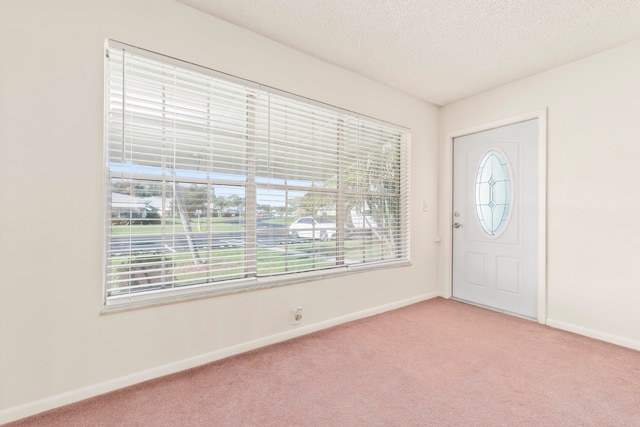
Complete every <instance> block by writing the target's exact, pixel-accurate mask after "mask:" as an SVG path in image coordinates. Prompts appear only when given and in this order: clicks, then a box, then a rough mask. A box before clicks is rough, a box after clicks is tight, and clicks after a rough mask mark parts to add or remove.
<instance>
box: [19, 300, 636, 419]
mask: <svg viewBox="0 0 640 427" xmlns="http://www.w3.org/2000/svg"><path fill="white" fill-rule="evenodd" d="M9 425H10V426H640V352H637V351H634V350H630V349H625V348H622V347H617V346H615V345H611V344H607V343H604V342H600V341H596V340H592V339H589V338H585V337H581V336H577V335H573V334H570V333H566V332H562V331H559V330H555V329H551V328H548V327H545V326H541V325H539V324H537V323H534V322H530V321H527V320H523V319H519V318H515V317H511V316H507V315H503V314H500V313H495V312H492V311H488V310H483V309H480V308H477V307H473V306H469V305H466V304H462V303H459V302H455V301H449V300H444V299H441V298H437V299H433V300H430V301H426V302H422V303H418V304H414V305H412V306H409V307H405V308H402V309H399V310H395V311H392V312H388V313H384V314H381V315H378V316H374V317H370V318H367V319H362V320H359V321H355V322H352V323H349V324H345V325H341V326H338V327H335V328H332V329H329V330H325V331H321V332H318V333H315V334H312V335H308V336H305V337H302V338H298V339H295V340H291V341H288V342H285V343H281V344H277V345H273V346H270V347H266V348H263V349H259V350H255V351H252V352H249V353H246V354H242V355H239V356H235V357H231V358H228V359H225V360H221V361H218V362H215V363H211V364H208V365H206V366H202V367H199V368H196V369H192V370H189V371H186V372H182V373H179V374H175V375H170V376H168V377H164V378H161V379H157V380H153V381H150V382H147V383H144V384H140V385H137V386H133V387H129V388H127V389H123V390H119V391H116V392H113V393H109V394H106V395H103V396H99V397H96V398H93V399H89V400H86V401H84V402H80V403H77V404H73V405H70V406H66V407H63V408H59V409H56V410H53V411H49V412H45V413H43V414H39V415H36V416H34V417H31V418H27V419H24V420H21V421H18V422H16V423H13V424H9Z"/></svg>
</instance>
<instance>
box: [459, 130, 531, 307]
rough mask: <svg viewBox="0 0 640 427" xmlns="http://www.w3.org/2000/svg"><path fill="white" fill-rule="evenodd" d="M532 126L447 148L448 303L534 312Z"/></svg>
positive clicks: (472, 137) (462, 140)
mask: <svg viewBox="0 0 640 427" xmlns="http://www.w3.org/2000/svg"><path fill="white" fill-rule="evenodd" d="M537 156H538V119H535V120H528V121H524V122H520V123H515V124H511V125H508V126H503V127H499V128H495V129H491V130H486V131H482V132H477V133H473V134H470V135H465V136H461V137H457V138H454V140H453V221H452V222H453V230H452V232H453V271H452V281H453V292H452V293H453V297H454V298H456V299H459V300H463V301H468V302H470V303H474V304H479V305H483V306H487V307H491V308H494V309H497V310H500V311H505V312H510V313H514V314H518V315H521V316H525V317H529V318H537V315H538V312H537V309H538V176H537V174H538V164H537V162H538V157H537Z"/></svg>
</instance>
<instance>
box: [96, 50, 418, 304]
mask: <svg viewBox="0 0 640 427" xmlns="http://www.w3.org/2000/svg"><path fill="white" fill-rule="evenodd" d="M106 67H107V70H106V110H107V113H106V130H107V131H106V134H107V135H106V156H107V161H106V175H107V177H106V186H107V191H106V196H107V203H106V206H107V260H106V261H107V262H106V286H105V301H106V305H107V306H112V305H118V304H131V303H135V302H137V301H145V300H149V299H151V300H155V299H157V298H176V297H182V296H191V295H193V294H194V293H201V292H203V293H216V292H232V291H236V290H238V289H242V288H247V287H258V286H264V285H267V284H268V285H271V284H274V283H285V282H287V281H290V280H301V279H303V278H304V277H306V276H311V277H314V275H318V274H332V273H339V272H346V271H349V270H352V269H354V268H356V267H365V268H366V267H374V266H380V265H394V264H397V263H398V262H401V263H402V262H407V261H408V260H409V241H408V236H409V230H408V193H409V192H408V176H409V174H408V152H409V151H408V150H409V138H410V135H409V133H408V132H407V131H406V130H404V129H402V128H398V127H396V126H393V125H389V124H386V123H382V122H379V121H377V120H373V119H370V118H366V117H362V116H358V115H357V114H354V113H351V112H348V111H344V110H340V109H337V108H334V107H330V106H327V105H323V104H320V103H317V102H314V101H310V100H305V99H302V98H299V97H296V96H292V95H289V94H285V93H282V92H279V91H277V90H274V89H271V88H267V87H264V86H259V85H257V84H254V83H251V82H247V81H243V80H240V79H237V78H233V77H230V76H227V75H223V74H221V73H218V72H215V71H212V70H209V69H205V68H201V67H197V66H194V65H192V64H187V63H183V62H180V61H177V60H175V59H172V58H167V57H163V56H161V55H158V54H153V53H150V52H146V51H143V50H140V49H137V48H133V47H130V46H127V45H123V44H120V43H116V42H109V43H108V46H107V60H106Z"/></svg>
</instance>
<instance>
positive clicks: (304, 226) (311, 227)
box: [289, 216, 336, 241]
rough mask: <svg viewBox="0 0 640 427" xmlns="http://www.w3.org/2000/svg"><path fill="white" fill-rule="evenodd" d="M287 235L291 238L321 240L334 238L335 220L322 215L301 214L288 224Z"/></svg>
mask: <svg viewBox="0 0 640 427" xmlns="http://www.w3.org/2000/svg"><path fill="white" fill-rule="evenodd" d="M289 236H290V237H291V238H293V239H313V240H316V239H319V240H322V241H327V240H331V239H335V238H336V222H335V221H333V220H332V219H330V218H327V217H324V216H316V217H311V216H303V217H302V218H298V219H297V220H296V221H295V222H294V223H293V224H291V225H290V226H289Z"/></svg>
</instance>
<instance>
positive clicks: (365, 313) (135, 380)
mask: <svg viewBox="0 0 640 427" xmlns="http://www.w3.org/2000/svg"><path fill="white" fill-rule="evenodd" d="M437 296H438V293H437V292H434V293H430V294H424V295H420V296H417V297H413V298H408V299H405V300H401V301H395V302H393V303H389V304H385V305H381V306H378V307H373V308H369V309H366V310H362V311H358V312H355V313H349V314H347V315H345V316H340V317H336V318H333V319H328V320H325V321H322V322H318V323H314V324H311V325H304V326H300V327H296V328H293V329H290V330H288V331H285V332H280V333H277V334H273V335H269V336H266V337H261V338H258V339H255V340H252V341H247V342H244V343H241V344H238V345H235V346H231V347H226V348H223V349H219V350H215V351H212V352H210V353H205V354H201V355H198V356H194V357H190V358H187V359H183V360H178V361H176V362H172V363H169V364H166V365H163V366H158V367H155V368H151V369H147V370H144V371H140V372H136V373H134V374H131V375H125V376H123V377H119V378H114V379H112V380H109V381H105V382H102V383H99V384H93V385H90V386H87V387H82V388H79V389H75V390H71V391H68V392H65V393H60V394H57V395H54V396H50V397H46V398H44V399H39V400H36V401H33V402H28V403H25V404H23V405H19V406H14V407H10V408H7V409H3V410H0V424H4V423H8V422H11V421H16V420H19V419H21V418H25V417H28V416H31V415H35V414H38V413H40V412H44V411H48V410H50V409H54V408H58V407H60V406H64V405H68V404H71V403H75V402H79V401H81V400H84V399H88V398H91V397H94V396H98V395H100V394H104V393H108V392H111V391H114V390H118V389H121V388H124V387H128V386H131V385H134V384H139V383H141V382H144V381H148V380H152V379H154V378H159V377H162V376H165V375H169V374H174V373H176V372H180V371H184V370H186V369H191V368H195V367H197V366H201V365H205V364H207V363H211V362H215V361H216V360H220V359H224V358H225V357H229V356H234V355H236V354H240V353H244V352H247V351H250V350H254V349H256V348H260V347H265V346H267V345H271V344H275V343H278V342H282V341H287V340H290V339H292V338H297V337H300V336H303V335H306V334H310V333H312V332H316V331H320V330H322V329H327V328H330V327H332V326H336V325H340V324H342V323H346V322H350V321H353V320H358V319H362V318H365V317H369V316H373V315H376V314H380V313H384V312H385V311H390V310H394V309H397V308H400V307H404V306H407V305H411V304H415V303H417V302H420V301H425V300H428V299H432V298H435V297H437Z"/></svg>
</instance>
